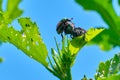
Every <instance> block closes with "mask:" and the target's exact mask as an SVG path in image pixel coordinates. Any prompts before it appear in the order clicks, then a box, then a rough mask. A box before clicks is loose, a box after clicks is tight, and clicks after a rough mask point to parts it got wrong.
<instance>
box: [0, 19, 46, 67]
mask: <svg viewBox="0 0 120 80" xmlns="http://www.w3.org/2000/svg"><path fill="white" fill-rule="evenodd" d="M18 22H19V23H20V25H21V26H22V30H21V31H17V30H15V29H14V28H13V27H12V26H11V27H7V26H6V25H3V26H1V29H0V38H1V39H2V40H3V41H7V42H10V43H12V44H13V45H15V46H16V47H17V48H18V49H20V50H22V51H23V52H24V53H25V54H27V55H28V56H29V57H31V58H33V59H35V60H36V61H38V62H40V63H41V64H43V65H44V66H48V64H47V62H46V57H47V54H48V52H47V49H46V46H45V44H44V43H43V41H42V38H41V36H40V33H39V31H38V27H37V25H36V23H33V22H31V20H30V19H29V18H20V19H19V20H18Z"/></svg>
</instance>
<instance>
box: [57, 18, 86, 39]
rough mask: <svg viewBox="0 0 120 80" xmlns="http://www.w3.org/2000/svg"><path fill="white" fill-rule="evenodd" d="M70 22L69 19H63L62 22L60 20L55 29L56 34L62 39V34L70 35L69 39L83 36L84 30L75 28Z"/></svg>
mask: <svg viewBox="0 0 120 80" xmlns="http://www.w3.org/2000/svg"><path fill="white" fill-rule="evenodd" d="M71 20H72V18H71V19H68V18H63V19H62V20H60V21H59V22H58V24H57V28H56V31H57V33H58V34H61V36H62V38H63V32H64V33H65V35H66V34H70V36H71V38H75V37H78V36H81V35H85V33H86V30H84V29H82V28H80V27H78V28H75V25H74V23H73V22H72V21H71Z"/></svg>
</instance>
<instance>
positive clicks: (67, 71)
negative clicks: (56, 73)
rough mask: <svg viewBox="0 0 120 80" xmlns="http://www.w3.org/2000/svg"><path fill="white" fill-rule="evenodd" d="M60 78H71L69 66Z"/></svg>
mask: <svg viewBox="0 0 120 80" xmlns="http://www.w3.org/2000/svg"><path fill="white" fill-rule="evenodd" d="M60 80H72V76H71V68H70V67H69V68H67V69H66V73H65V75H64V77H62V79H60Z"/></svg>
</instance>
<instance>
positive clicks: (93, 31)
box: [69, 28, 104, 55]
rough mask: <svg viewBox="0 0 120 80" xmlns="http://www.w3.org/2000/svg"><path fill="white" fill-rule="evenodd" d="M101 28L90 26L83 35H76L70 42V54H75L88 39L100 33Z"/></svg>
mask: <svg viewBox="0 0 120 80" xmlns="http://www.w3.org/2000/svg"><path fill="white" fill-rule="evenodd" d="M103 30H104V29H103V28H90V29H89V30H88V31H87V33H86V34H85V36H80V37H77V38H75V39H73V40H71V42H70V46H69V50H70V52H71V53H72V54H74V55H76V54H77V53H78V51H79V50H80V49H81V48H82V47H83V46H84V45H85V44H86V43H87V42H89V41H90V40H92V39H93V38H94V37H96V36H97V35H98V34H99V33H101V32H102V31H103Z"/></svg>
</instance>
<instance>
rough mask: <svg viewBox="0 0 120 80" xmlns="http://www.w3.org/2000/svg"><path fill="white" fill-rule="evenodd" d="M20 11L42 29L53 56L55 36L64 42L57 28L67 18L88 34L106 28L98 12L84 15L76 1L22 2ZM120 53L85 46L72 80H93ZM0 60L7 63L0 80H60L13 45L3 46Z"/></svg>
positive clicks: (1, 67)
mask: <svg viewBox="0 0 120 80" xmlns="http://www.w3.org/2000/svg"><path fill="white" fill-rule="evenodd" d="M6 1H7V0H4V5H3V6H5V5H6V4H5V3H6ZM114 1H117V0H114ZM115 4H116V2H114V3H113V5H114V7H115V10H116V11H117V14H119V12H120V11H119V12H118V9H119V8H118V6H117V5H115ZM19 7H20V8H21V9H23V10H24V13H23V15H22V17H30V18H31V20H32V21H35V22H36V23H37V25H38V26H39V30H40V32H41V36H42V38H43V40H44V42H45V44H46V46H47V49H48V50H49V55H50V54H51V53H50V49H51V48H56V46H55V42H54V36H55V37H56V38H57V41H58V42H60V41H61V36H60V35H58V34H57V33H56V24H57V23H58V21H59V20H60V19H62V18H64V17H67V18H72V17H73V18H74V19H73V22H74V23H75V25H76V26H80V27H82V28H84V29H86V30H88V29H89V28H90V27H92V26H93V27H97V26H104V27H107V25H106V24H105V23H104V21H103V20H102V19H101V17H100V16H99V15H98V14H97V13H96V12H94V11H84V10H83V8H82V7H81V6H79V5H78V4H77V3H75V2H74V0H23V1H22V2H21V4H20V6H19ZM4 9H5V8H4ZM119 10H120V9H119ZM13 25H14V26H15V28H16V29H18V30H20V29H21V28H20V26H19V24H18V23H17V20H15V21H14V23H13ZM118 52H119V48H118V47H117V48H114V49H113V50H111V51H108V52H105V51H101V50H100V49H99V47H98V46H96V45H93V46H84V47H83V48H82V50H81V51H80V52H79V54H78V56H77V58H76V62H75V65H74V66H73V67H72V76H73V80H80V79H81V78H82V77H83V75H84V74H86V75H87V76H88V77H89V78H91V77H94V74H95V71H96V69H97V67H98V64H99V63H100V62H101V61H106V60H107V59H109V58H111V57H113V56H114V54H115V53H118ZM0 57H3V58H4V62H3V63H1V64H0V80H59V79H58V78H56V77H55V76H53V75H52V74H51V73H50V72H49V71H47V70H46V69H45V68H44V67H43V66H42V65H41V64H39V63H38V62H36V61H35V60H33V59H31V58H29V57H28V56H26V55H25V54H24V53H23V52H22V51H21V50H19V49H17V48H16V47H15V46H14V45H12V44H10V43H3V44H2V45H1V46H0Z"/></svg>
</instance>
